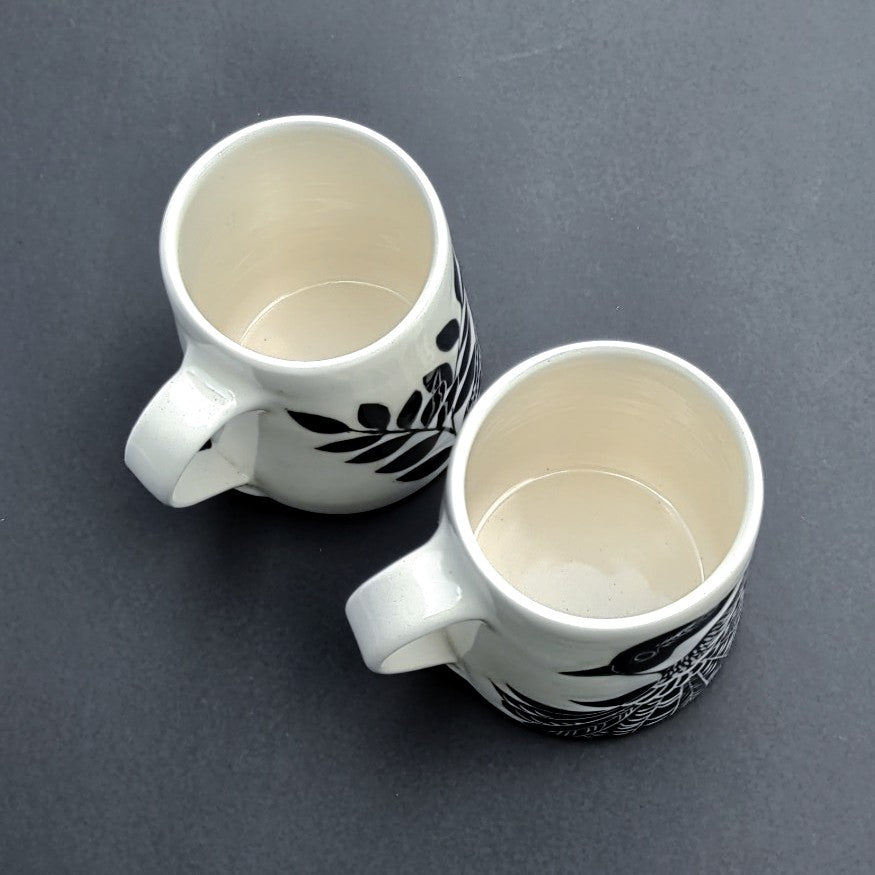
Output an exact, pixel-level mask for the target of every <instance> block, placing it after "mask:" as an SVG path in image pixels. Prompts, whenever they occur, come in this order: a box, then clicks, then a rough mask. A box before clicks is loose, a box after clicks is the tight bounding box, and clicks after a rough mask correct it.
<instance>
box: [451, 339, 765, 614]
mask: <svg viewBox="0 0 875 875" xmlns="http://www.w3.org/2000/svg"><path fill="white" fill-rule="evenodd" d="M477 407H479V408H480V409H479V410H478V409H477ZM477 407H475V409H474V410H473V411H472V414H471V415H470V416H469V420H468V422H467V423H466V427H465V428H463V430H462V434H461V435H460V439H459V443H458V446H457V449H456V453H455V454H454V459H453V461H452V463H451V474H450V479H451V482H450V486H449V498H450V502H449V503H450V505H451V508H453V509H454V513H453V515H454V518H455V522H456V525H457V527H458V528H459V529H460V531H461V532H462V536H463V540H464V541H465V543H466V546H467V547H468V549H469V550H470V551H471V553H472V555H473V556H474V558H475V561H477V563H478V564H479V565H480V566H481V568H482V569H484V570H485V572H486V574H487V577H489V579H490V580H492V581H493V583H494V584H496V585H497V586H499V587H500V588H501V589H502V590H503V591H504V592H506V593H507V594H508V595H510V596H511V598H513V599H514V600H517V601H519V600H522V601H523V602H524V603H525V604H526V606H527V607H528V608H529V609H532V607H533V606H537V607H538V609H543V611H544V612H546V613H548V614H549V615H550V617H551V618H552V619H559V620H560V621H563V622H572V623H580V624H584V625H587V624H590V625H592V624H595V625H604V624H608V625H610V624H620V625H628V624H637V623H639V622H640V623H644V622H649V621H651V620H655V619H656V618H657V617H658V616H662V615H664V614H666V613H671V612H674V611H679V610H681V609H682V608H683V606H684V605H687V604H689V603H691V602H692V601H695V600H696V599H697V598H700V597H702V596H703V595H704V592H705V591H706V590H707V591H710V589H712V588H714V587H717V586H719V585H720V579H721V578H723V577H725V575H726V573H727V572H728V571H730V570H731V567H732V566H733V565H734V564H737V562H738V561H739V555H740V553H744V551H747V552H746V553H745V555H749V550H750V549H751V548H752V544H753V539H754V538H755V535H756V529H757V526H758V522H759V513H760V508H761V503H762V482H761V481H762V475H761V471H760V468H759V458H758V456H757V454H756V447H755V444H754V442H753V437H752V435H751V434H750V430H749V428H748V427H747V425H746V423H745V422H744V419H743V417H742V416H741V413H740V412H739V411H738V409H737V407H736V406H735V405H734V404H733V402H732V401H731V400H730V399H729V397H728V396H727V395H726V393H725V392H723V390H722V389H720V388H719V386H717V385H716V383H714V382H713V381H712V380H711V379H710V378H708V377H707V376H706V375H705V374H703V373H702V372H701V371H699V370H698V369H696V368H694V367H693V366H692V365H690V364H688V363H687V362H684V361H683V360H681V359H679V358H677V357H675V356H672V355H670V354H668V353H664V352H662V351H661V350H656V349H653V348H651V347H645V346H641V345H638V344H628V343H621V342H591V343H582V344H575V345H572V346H569V347H564V348H562V349H559V350H553V351H550V352H548V353H544V354H543V355H541V356H537V357H535V358H534V359H530V360H529V361H528V362H524V363H523V364H522V365H520V366H519V367H518V368H516V369H514V370H513V371H511V372H510V373H509V374H507V375H505V377H503V378H501V379H500V380H499V381H498V383H497V384H496V385H495V386H493V387H492V388H491V389H490V390H489V391H488V392H487V393H486V394H485V395H484V397H483V399H481V402H480V404H479V405H478V406H477ZM745 561H746V560H745Z"/></svg>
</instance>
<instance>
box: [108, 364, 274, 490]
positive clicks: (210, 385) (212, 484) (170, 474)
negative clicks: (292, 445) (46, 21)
mask: <svg viewBox="0 0 875 875" xmlns="http://www.w3.org/2000/svg"><path fill="white" fill-rule="evenodd" d="M249 394H250V393H249V392H247V390H246V389H245V388H242V389H241V388H239V387H238V388H237V389H235V390H232V389H230V388H228V387H227V386H226V385H224V384H223V383H221V382H219V381H218V380H217V379H215V378H214V377H212V376H211V375H210V374H208V373H207V372H206V371H205V370H203V369H202V368H201V367H200V366H199V365H197V364H196V363H195V362H194V361H193V359H192V356H191V354H187V355H186V357H185V359H184V360H183V363H182V366H181V367H180V369H179V370H178V371H177V372H176V373H175V374H174V375H173V376H172V377H171V378H170V379H169V380H168V381H167V382H166V383H165V384H164V385H163V386H162V387H161V388H160V389H159V390H158V392H157V393H156V395H155V397H154V398H153V399H152V400H151V401H150V402H149V403H148V404H147V405H146V409H145V410H144V411H143V412H142V413H141V414H140V417H139V419H138V420H137V422H136V423H135V424H134V427H133V429H132V430H131V434H130V436H129V437H128V442H127V444H126V446H125V464H126V465H127V466H128V467H129V468H130V469H131V471H133V473H134V475H135V476H136V477H137V479H139V480H140V482H141V483H142V484H143V485H144V486H145V487H146V489H148V490H149V492H151V493H152V495H154V496H155V497H156V498H157V499H158V500H159V501H163V502H164V504H169V505H170V506H171V507H188V506H189V505H192V504H197V502H199V501H203V500H204V499H205V498H210V497H211V496H213V495H218V493H220V492H224V491H225V490H227V489H232V488H233V487H235V486H242V485H243V484H245V483H246V482H247V481H248V480H249V479H250V477H251V474H252V472H251V470H245V467H246V466H244V465H238V464H234V463H233V462H231V461H229V460H228V459H227V458H226V457H225V456H224V455H223V454H222V453H221V452H220V451H219V450H217V449H215V448H213V449H208V450H203V451H201V448H202V447H203V445H204V444H205V443H206V442H207V441H208V440H210V438H211V437H212V436H213V435H214V434H215V433H216V432H217V431H218V430H219V429H220V428H221V427H222V426H223V425H225V424H226V423H228V422H229V421H230V420H231V419H233V418H234V417H235V416H238V415H239V414H241V413H245V412H246V411H248V410H254V409H256V408H257V407H258V403H257V402H256V400H255V398H254V397H248V396H249Z"/></svg>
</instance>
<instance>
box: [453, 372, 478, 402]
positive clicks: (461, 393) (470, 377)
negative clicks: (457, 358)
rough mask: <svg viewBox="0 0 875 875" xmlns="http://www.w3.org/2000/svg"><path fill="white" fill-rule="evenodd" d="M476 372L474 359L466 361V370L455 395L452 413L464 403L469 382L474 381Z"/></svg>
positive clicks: (469, 385) (469, 387)
mask: <svg viewBox="0 0 875 875" xmlns="http://www.w3.org/2000/svg"><path fill="white" fill-rule="evenodd" d="M476 373H477V363H476V362H474V361H471V362H468V372H467V373H466V374H465V379H464V380H463V381H462V383H461V386H460V387H459V394H458V396H457V397H456V404H455V408H454V410H453V412H454V413H456V412H457V411H458V410H459V409H460V408H461V406H462V405H463V404H464V403H465V400H466V399H467V397H468V392H469V390H470V389H471V384H472V383H473V381H474V375H475V374H476Z"/></svg>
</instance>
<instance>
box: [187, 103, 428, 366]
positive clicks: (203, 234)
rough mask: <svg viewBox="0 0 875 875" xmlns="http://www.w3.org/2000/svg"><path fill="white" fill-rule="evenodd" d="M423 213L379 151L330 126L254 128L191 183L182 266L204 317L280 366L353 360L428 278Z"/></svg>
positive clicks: (405, 176) (420, 195) (390, 157)
mask: <svg viewBox="0 0 875 875" xmlns="http://www.w3.org/2000/svg"><path fill="white" fill-rule="evenodd" d="M434 237H435V232H434V226H433V216H432V213H431V210H430V209H429V203H428V200H427V197H426V194H425V192H424V191H423V189H422V186H421V185H420V183H419V181H418V179H417V178H416V176H415V175H414V173H413V172H412V171H411V169H410V167H408V166H407V165H406V163H405V161H404V159H402V158H401V157H400V155H399V154H398V153H397V152H395V151H393V150H391V149H390V148H389V147H388V145H387V144H386V143H385V141H382V139H381V138H377V137H376V136H373V135H369V134H368V132H366V131H364V130H363V129H359V128H350V127H347V126H343V125H337V124H332V123H331V122H330V120H329V121H326V122H319V121H313V122H301V121H299V122H296V123H292V124H287V125H274V126H268V127H264V128H258V127H256V128H255V129H253V130H252V131H250V132H244V134H243V135H242V136H239V137H238V138H237V139H236V140H232V141H231V143H230V144H229V145H228V147H227V148H226V149H223V150H221V151H220V152H219V153H218V154H217V155H216V156H215V157H214V159H213V160H212V161H210V162H209V163H207V165H206V167H205V168H204V169H203V170H202V172H201V173H200V174H199V175H198V177H197V178H196V180H195V181H194V183H193V185H192V190H191V192H190V195H189V197H188V198H187V201H186V203H185V204H184V206H183V209H182V215H181V217H180V221H179V233H178V259H179V267H180V272H181V276H182V280H183V284H184V286H185V289H186V291H187V292H188V295H189V296H190V297H191V299H192V301H193V302H194V304H195V306H196V307H197V308H198V310H200V312H201V313H202V315H203V316H204V317H205V318H206V319H207V320H208V321H209V322H211V323H212V324H213V325H214V326H215V327H216V328H217V329H218V330H219V331H221V332H222V333H223V334H225V335H226V336H227V337H229V338H231V339H232V340H234V341H236V342H237V343H240V344H242V345H244V346H246V347H248V348H250V349H252V350H255V351H256V352H260V353H263V354H265V355H269V356H273V357H276V358H282V359H292V360H299V361H314V360H320V359H326V358H332V357H335V356H340V355H344V354H346V353H350V352H353V351H355V350H358V349H361V348H363V347H365V346H367V345H369V344H371V343H373V342H374V341H376V340H378V339H379V338H380V337H382V336H384V335H385V334H387V333H388V332H389V331H391V330H392V328H394V327H395V326H396V325H397V324H398V323H399V322H400V321H401V320H402V319H403V318H404V316H405V315H406V314H407V313H408V312H409V311H410V309H411V307H412V306H413V304H414V303H415V301H416V299H417V298H418V297H419V295H420V293H421V292H422V289H423V287H424V285H425V281H426V278H427V276H428V273H429V270H430V267H431V261H432V252H433V248H434Z"/></svg>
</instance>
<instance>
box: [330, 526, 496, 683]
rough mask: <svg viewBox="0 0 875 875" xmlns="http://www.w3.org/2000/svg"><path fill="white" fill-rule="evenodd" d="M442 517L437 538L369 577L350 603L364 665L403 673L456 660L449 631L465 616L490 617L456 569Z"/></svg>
mask: <svg viewBox="0 0 875 875" xmlns="http://www.w3.org/2000/svg"><path fill="white" fill-rule="evenodd" d="M446 527H447V523H446V522H442V523H441V525H440V527H439V528H438V531H437V532H436V533H435V535H434V536H433V537H432V539H431V540H430V541H428V542H426V543H425V544H423V545H422V546H421V547H419V548H418V549H416V550H414V551H413V552H412V553H408V554H407V555H406V556H404V557H403V558H401V559H399V560H398V561H397V562H394V563H392V565H389V566H388V567H387V568H384V569H383V570H382V571H380V572H379V573H378V574H375V575H374V576H373V577H372V578H370V580H366V581H365V582H364V583H363V584H362V585H361V586H360V587H359V588H358V589H357V590H356V591H355V592H354V593H353V594H352V595H351V596H350V597H349V600H348V601H347V603H346V617H347V619H348V620H349V624H350V626H351V627H352V631H353V635H355V639H356V641H357V642H358V646H359V649H360V650H361V653H362V658H363V659H364V661H365V665H367V667H368V668H369V669H371V671H375V672H377V673H378V674H398V673H400V672H405V671H416V670H417V669H420V668H429V667H430V666H434V665H445V664H447V663H454V662H457V661H458V659H459V657H460V656H461V655H462V654H460V653H459V652H457V647H456V646H455V645H454V642H453V640H452V638H451V637H450V635H449V634H448V632H449V629H450V627H451V626H454V625H455V624H456V623H461V622H464V621H466V620H480V621H483V622H486V621H487V618H488V615H489V612H488V610H487V609H486V606H485V604H484V602H483V601H482V599H481V598H480V596H479V594H477V593H475V592H473V590H472V588H471V587H470V586H468V585H467V584H466V583H465V582H464V581H463V580H461V579H460V578H459V576H458V575H457V574H456V573H455V569H454V568H453V563H452V551H454V550H457V549H458V546H457V545H455V544H454V543H452V541H451V538H452V535H451V534H449V533H448V532H447V531H446Z"/></svg>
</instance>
